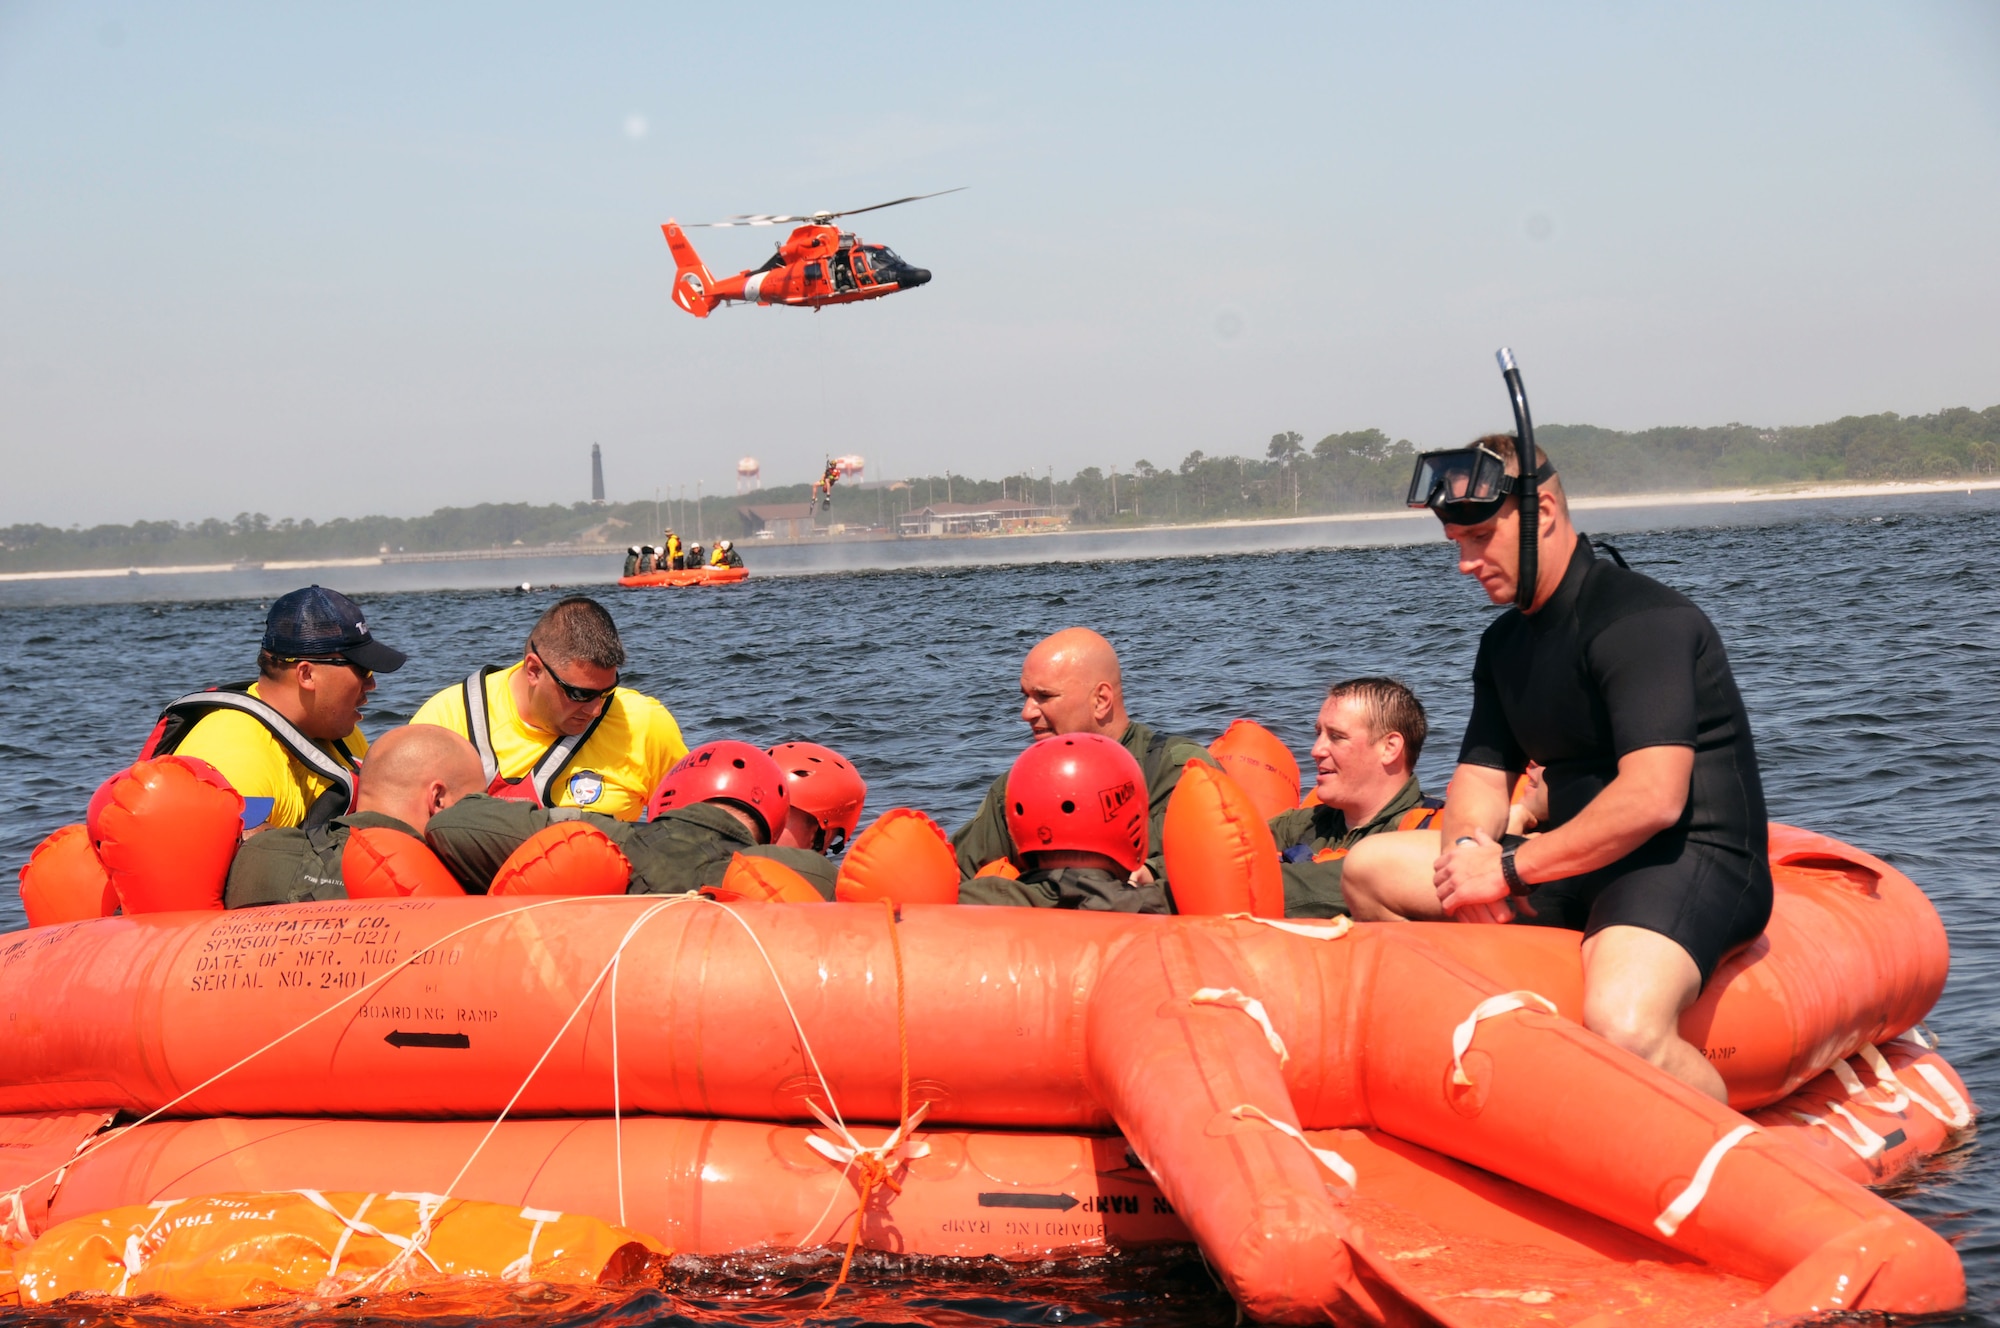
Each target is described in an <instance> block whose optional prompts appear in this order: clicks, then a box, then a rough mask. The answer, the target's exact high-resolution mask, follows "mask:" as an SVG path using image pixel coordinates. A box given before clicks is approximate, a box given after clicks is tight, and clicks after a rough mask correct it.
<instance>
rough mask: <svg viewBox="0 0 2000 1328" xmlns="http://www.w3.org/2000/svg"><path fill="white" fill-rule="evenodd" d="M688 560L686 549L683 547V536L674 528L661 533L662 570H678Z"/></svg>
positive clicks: (660, 563)
mask: <svg viewBox="0 0 2000 1328" xmlns="http://www.w3.org/2000/svg"><path fill="white" fill-rule="evenodd" d="M685 562H686V551H685V550H683V549H682V548H681V537H680V536H679V535H676V534H674V532H673V530H672V528H669V529H667V530H666V531H664V532H662V533H661V535H660V562H659V569H660V570H661V571H662V572H678V571H680V570H681V568H682V566H683V564H684V563H685Z"/></svg>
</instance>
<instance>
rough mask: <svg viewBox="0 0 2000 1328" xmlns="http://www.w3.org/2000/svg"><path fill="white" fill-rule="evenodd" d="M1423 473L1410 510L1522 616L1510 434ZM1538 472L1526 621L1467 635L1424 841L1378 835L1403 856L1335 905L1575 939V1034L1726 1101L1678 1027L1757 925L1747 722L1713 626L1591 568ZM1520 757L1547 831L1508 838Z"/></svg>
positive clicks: (1557, 496) (1617, 569) (1757, 823)
mask: <svg viewBox="0 0 2000 1328" xmlns="http://www.w3.org/2000/svg"><path fill="white" fill-rule="evenodd" d="M1417 467H1418V469H1417V473H1416V475H1415V476H1414V477H1413V479H1412V484H1411V490H1410V492H1411V498H1412V501H1413V503H1414V504H1416V505H1420V506H1428V507H1430V508H1431V510H1432V511H1433V512H1435V513H1436V515H1437V516H1438V519H1439V520H1440V521H1442V522H1443V523H1444V533H1445V538H1447V539H1449V540H1450V541H1452V542H1453V543H1454V544H1456V545H1457V546H1458V566H1459V570H1460V571H1461V572H1463V573H1465V574H1467V575H1469V576H1474V577H1477V578H1478V579H1479V582H1480V584H1481V586H1482V587H1484V588H1485V590H1486V593H1487V596H1488V598H1490V599H1491V600H1492V601H1493V602H1494V603H1495V604H1511V603H1516V601H1517V595H1516V591H1517V587H1518V586H1519V584H1520V575H1521V573H1520V569H1521V566H1522V563H1523V561H1524V559H1523V557H1522V553H1521V524H1520V523H1521V520H1522V514H1521V510H1520V509H1521V504H1520V500H1519V498H1518V497H1516V496H1515V495H1516V494H1517V493H1518V492H1519V485H1520V480H1519V476H1520V463H1519V460H1518V453H1517V450H1516V445H1515V439H1514V438H1513V437H1512V436H1511V435H1506V434H1499V435H1493V436H1490V437H1486V438H1481V439H1479V440H1478V441H1477V442H1475V443H1474V444H1473V445H1472V446H1470V447H1466V448H1461V449H1458V450H1456V451H1451V452H1441V453H1426V454H1425V455H1424V456H1422V457H1420V458H1419V459H1418V462H1417ZM1536 473H1537V476H1538V477H1539V479H1540V481H1541V482H1540V484H1539V486H1538V487H1539V490H1540V491H1539V493H1538V495H1537V504H1536V505H1537V509H1538V510H1537V511H1536V513H1535V514H1534V515H1535V517H1536V520H1537V525H1536V534H1537V542H1538V546H1539V547H1538V555H1539V556H1538V560H1537V561H1538V563H1539V568H1538V573H1537V575H1536V576H1535V578H1534V580H1533V585H1532V593H1531V594H1530V595H1528V596H1527V597H1526V598H1527V601H1528V602H1527V604H1526V605H1525V607H1516V608H1513V609H1509V610H1508V611H1507V612H1506V613H1503V614H1502V615H1501V616H1500V617H1499V618H1497V619H1495V620H1494V622H1493V623H1492V624H1491V625H1490V626H1489V627H1488V628H1487V629H1486V632H1485V635H1484V636H1482V637H1481V638H1480V642H1479V654H1478V658H1477V660H1476V661H1475V663H1474V665H1473V670H1472V716H1471V719H1470V720H1469V721H1468V722H1467V724H1466V729H1465V739H1464V742H1463V743H1462V744H1461V745H1460V748H1459V763H1458V769H1457V771H1456V772H1455V773H1454V774H1453V776H1452V780H1451V786H1450V788H1449V789H1448V790H1447V792H1446V796H1445V807H1444V815H1443V817H1442V820H1441V826H1440V834H1439V835H1438V836H1437V837H1435V838H1432V837H1429V836H1428V835H1427V834H1426V833H1425V832H1414V833H1413V834H1412V835H1409V836H1384V837H1383V838H1384V839H1385V840H1386V839H1390V838H1403V839H1407V840H1412V841H1414V842H1415V844H1416V845H1417V848H1416V851H1415V852H1413V853H1408V852H1406V853H1404V854H1402V855H1401V856H1400V857H1392V856H1389V855H1385V858H1384V861H1383V863H1382V864H1380V865H1381V866H1382V867H1383V870H1372V869H1365V867H1366V864H1364V862H1363V861H1362V857H1361V854H1360V853H1359V852H1358V851H1357V852H1356V853H1355V854H1354V855H1352V857H1351V858H1350V860H1349V864H1348V870H1347V881H1346V891H1347V897H1348V901H1349V904H1350V905H1351V907H1352V908H1353V912H1354V916H1355V917H1357V918H1368V917H1403V918H1444V917H1451V918H1455V919H1457V920H1459V921H1463V922H1471V921H1480V922H1506V921H1509V920H1510V919H1512V920H1516V921H1518V922H1525V923H1532V924H1535V925H1539V926H1552V927H1566V928H1570V929H1573V930H1578V931H1581V932H1583V934H1584V941H1583V989H1584V1004H1583V1020H1584V1024H1585V1025H1586V1026H1587V1027H1589V1028H1590V1029H1592V1030H1593V1031H1595V1032H1597V1033H1599V1034H1601V1035H1602V1036H1603V1037H1605V1038H1606V1039H1607V1040H1609V1041H1610V1042H1612V1043H1614V1044H1616V1045H1617V1046H1620V1047H1623V1048H1624V1049H1625V1050H1627V1051H1630V1052H1632V1053H1634V1054H1635V1055H1638V1056H1640V1057H1643V1058H1644V1059H1646V1060H1648V1061H1651V1062H1652V1063H1653V1064H1654V1065H1656V1066H1658V1067H1659V1068H1660V1069H1662V1070H1665V1071H1666V1072H1667V1073H1668V1074H1671V1075H1673V1076H1674V1077H1676V1078H1678V1079H1680V1080H1682V1081H1683V1082H1684V1083H1687V1084H1689V1085H1692V1086H1693V1087H1695V1088H1697V1089H1699V1090H1701V1091H1702V1092H1705V1093H1707V1094H1709V1095H1710V1096H1711V1097H1715V1098H1718V1099H1720V1098H1723V1097H1724V1091H1723V1085H1722V1079H1721V1077H1720V1076H1719V1075H1717V1074H1716V1072H1715V1069H1714V1067H1713V1066H1711V1065H1710V1064H1709V1063H1708V1060H1707V1058H1706V1057H1705V1056H1704V1055H1703V1053H1702V1051H1701V1049H1700V1048H1698V1047H1695V1046H1693V1045H1692V1044H1690V1043H1688V1042H1686V1041H1684V1040H1683V1039H1682V1038H1681V1036H1680V1032H1679V1026H1678V1025H1679V1019H1680V1014H1681V1012H1682V1011H1683V1010H1685V1009H1686V1008H1687V1007H1688V1006H1689V1005H1691V1004H1692V1003H1693V1002H1694V1000H1695V998H1696V997H1698V996H1699V995H1700V994H1701V989H1702V987H1703V985H1704V984H1705V983H1706V982H1707V981H1708V979H1709V978H1710V977H1711V976H1712V975H1713V974H1714V972H1715V969H1716V966H1717V965H1718V964H1720V963H1721V961H1722V957H1723V956H1724V955H1725V954H1727V953H1728V952H1729V951H1730V950H1732V949H1734V948H1735V947H1737V946H1739V945H1742V944H1744V943H1745V942H1747V941H1750V940H1752V939H1754V938H1755V937H1756V936H1757V935H1758V934H1759V933H1761V932H1762V931H1763V929H1764V924H1765V923H1766V922H1767V921H1768V920H1769V918H1770V914H1771V872H1770V864H1769V861H1768V844H1767V837H1766V820H1765V810H1764V792H1763V785H1762V782H1761V781H1760V779H1759V776H1758V768H1757V753H1756V749H1755V746H1754V744H1753V742H1752V740H1751V736H1750V720H1749V716H1748V714H1747V713H1746V711H1745V709H1744V706H1743V698H1742V696H1741V695H1740V694H1739V693H1738V691H1737V688H1736V680H1735V678H1734V677H1733V675H1732V674H1731V672H1730V668H1729V659H1728V656H1727V655H1726V654H1725V652H1724V650H1723V646H1722V638H1721V636H1720V635H1719V634H1718V633H1717V632H1716V630H1715V626H1714V624H1712V623H1711V622H1709V620H1708V618H1707V617H1706V616H1705V615H1704V614H1703V613H1702V612H1701V610H1700V609H1698V608H1696V607H1695V606H1694V604H1692V603H1691V602H1689V600H1688V599H1687V598H1686V597H1685V596H1683V595H1681V594H1680V593H1679V592H1677V591H1674V590H1670V589H1668V588H1667V587H1665V586H1663V585H1660V584H1659V583H1658V582H1656V581H1653V580H1651V579H1650V578H1647V577H1645V576H1641V575H1640V574H1639V573H1637V572H1633V571H1629V570H1627V569H1626V568H1625V567H1624V566H1623V565H1622V560H1619V561H1617V562H1613V561H1606V560H1601V559H1599V558H1598V557H1597V556H1596V553H1595V552H1594V551H1593V550H1592V548H1591V544H1590V541H1589V540H1587V539H1585V538H1584V537H1583V536H1581V535H1579V534H1578V533H1577V530H1576V527H1575V526H1574V525H1573V524H1572V523H1571V520H1570V514H1569V504H1568V500H1567V498H1566V497H1565V495H1564V493H1563V487H1562V481H1561V480H1560V478H1558V477H1557V475H1556V473H1555V466H1554V463H1553V462H1551V461H1549V460H1548V458H1547V456H1546V454H1544V455H1543V456H1542V458H1541V461H1540V464H1539V465H1537V467H1536ZM1530 761H1537V762H1540V763H1542V765H1543V766H1545V767H1546V769H1545V775H1544V779H1545V782H1546V789H1547V803H1548V816H1547V819H1546V820H1545V821H1544V822H1543V823H1542V825H1541V827H1540V829H1541V831H1542V833H1540V834H1538V835H1535V836H1534V837H1532V838H1528V839H1517V838H1515V837H1513V836H1508V835H1506V834H1505V829H1506V825H1507V819H1508V802H1509V793H1510V788H1511V785H1512V784H1513V781H1514V779H1515V777H1516V776H1518V775H1519V774H1520V773H1521V772H1522V771H1524V770H1525V769H1526V768H1527V766H1528V764H1529V762H1530ZM1427 840H1429V842H1426V841H1427ZM1371 842H1380V841H1371ZM1437 849H1441V850H1442V851H1441V852H1438V851H1435V850H1437ZM1427 853H1434V857H1433V858H1432V860H1431V861H1429V862H1428V863H1425V862H1424V861H1423V859H1424V856H1425V854H1427ZM1517 914H1518V916H1517Z"/></svg>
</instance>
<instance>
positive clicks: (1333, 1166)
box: [1229, 1105, 1360, 1190]
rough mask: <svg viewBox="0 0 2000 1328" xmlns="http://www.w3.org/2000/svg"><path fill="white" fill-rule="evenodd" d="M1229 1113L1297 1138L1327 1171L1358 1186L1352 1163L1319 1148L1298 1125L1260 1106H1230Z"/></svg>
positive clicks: (1357, 1187) (1350, 1184)
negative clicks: (1262, 1123) (1250, 1119)
mask: <svg viewBox="0 0 2000 1328" xmlns="http://www.w3.org/2000/svg"><path fill="white" fill-rule="evenodd" d="M1229 1114H1230V1115H1231V1116H1232V1117H1234V1118H1235V1119H1237V1120H1245V1119H1248V1118H1251V1117H1254V1118H1256V1119H1257V1120H1260V1121H1263V1122H1264V1123H1265V1124H1266V1125H1268V1126H1270V1127H1271V1128H1272V1129H1274V1130H1276V1131H1277V1132H1278V1133H1279V1134H1282V1135H1285V1136H1287V1137H1288V1138H1292V1139H1296V1140H1298V1141H1299V1142H1300V1143H1302V1144H1304V1145H1305V1149H1306V1151H1307V1152H1308V1153H1311V1154H1312V1155H1313V1159H1314V1160H1315V1161H1317V1162H1318V1163H1319V1164H1320V1165H1321V1166H1323V1167H1325V1168H1326V1169H1327V1170H1328V1171H1331V1172H1332V1173H1333V1174H1334V1175H1336V1176H1338V1177H1340V1178H1341V1179H1342V1180H1344V1181H1346V1182H1347V1188H1348V1189H1350V1190H1352V1189H1359V1188H1360V1186H1359V1185H1358V1183H1357V1182H1356V1180H1355V1171H1354V1164H1353V1163H1351V1162H1349V1161H1348V1160H1347V1159H1346V1158H1344V1157H1342V1156H1341V1155H1340V1154H1338V1153H1336V1152H1334V1151H1333V1150H1332V1149H1331V1148H1320V1147H1318V1146H1316V1145H1315V1144H1314V1143H1313V1141H1312V1140H1310V1139H1308V1138H1306V1132H1305V1131H1304V1130H1301V1129H1300V1128H1299V1127H1298V1126H1296V1125H1293V1124H1292V1123H1291V1122H1290V1121H1281V1120H1279V1119H1277V1118H1276V1117H1274V1116H1271V1115H1268V1114H1267V1113H1266V1112H1265V1111H1264V1109H1263V1108H1262V1107H1253V1106H1249V1105H1244V1106H1240V1107H1231V1108H1230V1109H1229Z"/></svg>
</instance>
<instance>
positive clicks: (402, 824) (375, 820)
mask: <svg viewBox="0 0 2000 1328" xmlns="http://www.w3.org/2000/svg"><path fill="white" fill-rule="evenodd" d="M333 823H334V824H335V825H340V826H345V827H347V828H348V829H349V830H395V831H398V832H400V833H402V834H406V835H408V836H409V837H410V838H412V839H422V838H423V834H422V832H420V831H419V830H418V829H417V828H416V827H415V826H413V825H411V824H410V823H409V822H408V821H405V820H403V819H401V818H400V817H395V816H391V815H389V814H388V813H387V812H347V813H345V814H344V815H341V816H336V817H334V818H333ZM271 833H273V834H277V833H280V832H278V831H272V832H271Z"/></svg>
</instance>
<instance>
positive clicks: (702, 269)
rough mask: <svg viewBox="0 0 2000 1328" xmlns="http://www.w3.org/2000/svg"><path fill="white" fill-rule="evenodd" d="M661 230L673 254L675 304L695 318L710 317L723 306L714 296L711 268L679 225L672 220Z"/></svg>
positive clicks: (713, 280)
mask: <svg viewBox="0 0 2000 1328" xmlns="http://www.w3.org/2000/svg"><path fill="white" fill-rule="evenodd" d="M660 230H661V231H662V232H663V233H664V234H665V235H666V237H667V248H668V249H670V250H672V251H673V255H674V303H675V304H678V305H679V306H680V307H681V308H683V309H685V310H687V311H688V312H689V313H691V314H693V315H694V316H695V317H696V318H706V317H708V315H709V313H710V312H711V311H713V310H714V308H715V306H716V305H718V304H720V303H722V297H721V296H719V295H717V294H715V278H714V277H713V276H711V275H710V274H709V271H708V265H707V264H706V263H704V262H702V261H701V255H700V254H697V253H696V252H695V251H694V246H693V245H691V244H689V243H688V238H687V236H686V235H685V234H683V233H682V232H681V228H680V227H679V226H678V225H677V224H676V223H674V222H672V221H669V222H667V223H666V224H665V225H663V226H661V227H660Z"/></svg>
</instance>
